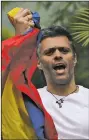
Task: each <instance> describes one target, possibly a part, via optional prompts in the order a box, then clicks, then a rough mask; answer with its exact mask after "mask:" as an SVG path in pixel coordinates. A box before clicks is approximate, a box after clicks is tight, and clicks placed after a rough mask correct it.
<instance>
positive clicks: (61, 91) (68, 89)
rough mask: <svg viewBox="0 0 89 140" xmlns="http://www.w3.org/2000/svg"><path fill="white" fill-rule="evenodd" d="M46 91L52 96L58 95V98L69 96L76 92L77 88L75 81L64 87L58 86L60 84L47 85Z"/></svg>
mask: <svg viewBox="0 0 89 140" xmlns="http://www.w3.org/2000/svg"><path fill="white" fill-rule="evenodd" d="M47 90H48V91H49V92H51V93H52V94H56V95H60V96H67V95H69V94H71V93H72V92H77V91H78V88H77V86H76V84H75V81H74V80H72V81H71V82H70V83H68V84H66V85H60V84H48V85H47Z"/></svg>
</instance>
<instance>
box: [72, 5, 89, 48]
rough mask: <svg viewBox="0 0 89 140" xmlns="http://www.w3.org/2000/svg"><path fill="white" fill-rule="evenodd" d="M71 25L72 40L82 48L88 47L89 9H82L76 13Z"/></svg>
mask: <svg viewBox="0 0 89 140" xmlns="http://www.w3.org/2000/svg"><path fill="white" fill-rule="evenodd" d="M72 22H73V23H71V25H70V26H71V27H70V28H71V30H72V35H73V37H74V39H75V40H76V41H77V42H78V43H82V46H83V47H86V46H87V47H89V9H87V8H83V9H80V10H78V11H76V14H75V15H74V16H73V21H72Z"/></svg>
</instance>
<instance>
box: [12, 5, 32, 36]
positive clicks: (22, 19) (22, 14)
mask: <svg viewBox="0 0 89 140" xmlns="http://www.w3.org/2000/svg"><path fill="white" fill-rule="evenodd" d="M12 24H13V26H14V28H15V34H16V35H19V34H22V33H24V32H26V31H27V30H28V29H30V28H31V27H34V22H33V20H32V13H31V11H30V10H28V9H23V8H21V9H20V11H19V12H18V13H17V14H16V16H15V17H14V19H13V23H12Z"/></svg>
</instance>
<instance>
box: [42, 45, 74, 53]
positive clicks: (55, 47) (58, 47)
mask: <svg viewBox="0 0 89 140" xmlns="http://www.w3.org/2000/svg"><path fill="white" fill-rule="evenodd" d="M63 48H65V49H71V48H70V47H65V46H61V47H60V46H54V47H49V48H47V49H45V50H44V52H46V51H49V50H55V49H63Z"/></svg>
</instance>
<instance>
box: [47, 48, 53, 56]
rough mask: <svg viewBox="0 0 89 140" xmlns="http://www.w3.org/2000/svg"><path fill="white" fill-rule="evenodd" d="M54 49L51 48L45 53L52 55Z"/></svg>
mask: <svg viewBox="0 0 89 140" xmlns="http://www.w3.org/2000/svg"><path fill="white" fill-rule="evenodd" d="M54 51H55V50H54V49H50V50H48V51H46V52H45V55H52V54H53V53H54Z"/></svg>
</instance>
